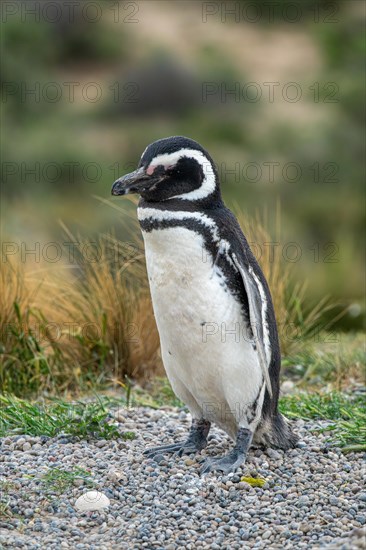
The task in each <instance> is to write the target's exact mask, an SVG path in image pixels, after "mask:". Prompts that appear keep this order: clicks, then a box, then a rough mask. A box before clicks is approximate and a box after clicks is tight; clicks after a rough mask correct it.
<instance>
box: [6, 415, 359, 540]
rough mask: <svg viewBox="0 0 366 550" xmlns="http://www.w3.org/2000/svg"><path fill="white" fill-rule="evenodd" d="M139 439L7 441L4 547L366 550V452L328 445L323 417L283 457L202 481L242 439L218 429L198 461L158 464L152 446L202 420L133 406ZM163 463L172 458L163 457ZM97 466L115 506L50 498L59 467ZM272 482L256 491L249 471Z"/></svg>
mask: <svg viewBox="0 0 366 550" xmlns="http://www.w3.org/2000/svg"><path fill="white" fill-rule="evenodd" d="M116 418H117V420H119V422H120V425H121V430H124V431H131V430H132V431H135V433H136V435H137V437H136V439H135V440H133V441H124V440H123V439H119V440H112V441H101V440H99V441H98V440H95V441H89V442H88V441H84V440H83V441H70V440H69V439H68V438H66V437H62V436H59V437H58V438H53V439H46V438H39V437H29V436H17V437H7V438H3V439H2V441H1V443H2V446H1V456H0V479H2V480H3V487H4V479H5V480H6V484H5V490H3V495H2V500H3V501H4V500H6V499H8V503H9V509H8V512H9V511H10V513H9V514H8V515H4V514H2V515H0V547H2V548H29V549H36V548H46V549H47V550H49V549H50V550H51V549H63V548H66V549H67V548H70V549H95V550H97V549H98V550H99V549H100V550H102V549H110V548H113V549H132V548H133V549H135V548H136V549H140V548H148V549H153V548H159V549H164V550H174V549H178V548H187V549H192V550H193V549H197V550H199V549H200V548H201V549H203V548H210V549H212V550H224V549H230V550H231V549H239V548H240V549H242V548H244V549H245V548H278V549H289V548H296V549H297V548H334V549H335V548H337V549H339V548H340V549H347V550H348V549H352V548H362V547H364V542H365V531H364V530H363V529H364V528H363V525H364V523H365V515H364V513H363V510H364V507H365V503H366V491H365V489H364V487H363V486H362V477H363V473H364V472H363V469H362V458H363V457H362V455H361V454H355V453H352V454H348V455H342V453H341V452H340V451H339V450H338V449H332V450H331V451H328V450H327V447H326V445H325V437H326V435H324V434H318V435H314V434H312V433H311V432H310V430H311V429H312V428H314V427H319V426H320V425H321V426H324V423H321V422H317V423H316V422H309V423H304V422H303V421H298V422H297V423H296V424H295V429H296V431H297V433H298V434H300V436H301V438H302V440H301V443H300V446H299V448H297V449H294V450H292V451H289V452H287V453H283V452H282V451H277V450H276V451H275V450H271V449H269V450H267V451H262V450H256V449H251V451H250V452H249V456H248V458H247V463H246V465H245V466H243V467H242V469H241V471H239V472H238V473H237V474H235V475H231V476H228V477H219V476H217V477H216V476H215V475H214V474H213V473H210V474H208V475H207V476H206V477H205V478H203V479H202V478H200V477H199V475H198V468H199V460H200V456H205V455H211V454H217V453H224V452H226V451H227V450H228V448H229V445H230V444H231V443H230V442H229V440H228V438H227V437H226V436H225V435H224V434H223V433H222V432H220V431H219V430H216V429H213V430H212V432H211V433H212V436H211V441H210V443H209V445H208V447H207V449H206V450H205V451H204V452H203V453H202V455H198V457H197V458H198V460H196V459H195V458H194V457H193V456H192V457H189V458H188V457H182V458H164V457H162V456H160V457H157V461H158V462H154V461H152V460H146V459H145V457H143V455H142V450H143V449H144V448H145V446H151V445H156V444H159V443H162V442H164V443H165V442H172V441H173V440H174V439H182V438H184V436H185V433H186V431H187V429H188V427H189V424H190V417H189V415H187V414H186V413H185V412H181V411H180V412H179V411H177V410H168V409H164V410H159V411H156V410H152V409H145V408H140V409H132V410H129V411H126V410H124V411H122V412H118V413H116ZM159 459H160V462H159ZM76 467H78V468H83V469H86V470H89V471H90V473H91V476H92V478H93V479H94V481H95V486H94V488H96V489H97V490H99V491H101V492H103V493H104V494H105V495H106V496H107V497H108V498H109V499H110V505H109V507H108V508H106V509H104V510H100V511H97V512H90V511H89V512H79V511H77V509H76V508H75V501H76V499H77V498H78V497H80V496H81V495H82V494H83V493H84V492H86V491H87V490H90V488H88V487H86V486H85V484H84V483H83V481H82V480H74V481H73V483H72V484H71V485H70V487H69V488H68V489H66V490H65V491H64V492H63V493H61V494H59V495H57V494H55V495H52V493H51V494H50V493H49V490H48V494H47V490H46V488H45V485H44V484H43V483H42V481H41V480H42V476H43V475H44V474H45V473H46V472H47V471H48V470H49V469H50V468H60V469H62V470H72V469H73V468H76ZM242 475H245V476H252V477H255V476H260V477H262V478H266V480H267V482H266V484H265V485H264V486H263V487H262V488H258V487H256V488H253V487H251V486H250V485H249V484H247V483H245V482H240V476H242Z"/></svg>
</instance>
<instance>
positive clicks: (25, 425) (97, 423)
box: [0, 395, 133, 439]
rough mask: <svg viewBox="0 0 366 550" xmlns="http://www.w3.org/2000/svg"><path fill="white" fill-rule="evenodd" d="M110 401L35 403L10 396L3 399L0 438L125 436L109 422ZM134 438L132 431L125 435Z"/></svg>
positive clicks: (0, 403)
mask: <svg viewBox="0 0 366 550" xmlns="http://www.w3.org/2000/svg"><path fill="white" fill-rule="evenodd" d="M110 404H111V400H110V399H108V398H103V399H101V398H100V399H97V401H94V402H88V403H84V402H81V401H77V402H73V403H70V402H67V401H62V400H59V399H57V400H56V399H54V400H50V401H49V402H47V403H46V402H41V403H33V402H31V401H26V400H24V399H19V398H17V397H14V396H11V395H3V396H0V408H1V417H0V437H1V436H5V435H16V434H26V435H33V436H40V435H45V436H49V437H54V436H56V435H58V434H60V433H64V434H67V435H71V436H79V437H81V438H87V437H95V438H103V439H112V438H118V437H124V434H121V433H120V432H119V431H118V429H117V427H116V425H115V424H111V423H110V422H109V419H108V414H109V409H108V406H107V405H109V406H110ZM125 437H126V439H131V438H132V437H133V436H132V435H131V432H127V433H126V434H125Z"/></svg>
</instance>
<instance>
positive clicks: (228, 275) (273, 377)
mask: <svg viewBox="0 0 366 550" xmlns="http://www.w3.org/2000/svg"><path fill="white" fill-rule="evenodd" d="M128 193H138V194H139V195H140V197H141V199H140V202H139V206H138V219H139V222H140V226H141V230H142V234H143V238H144V243H145V253H146V264H147V272H148V277H149V283H150V290H151V297H152V302H153V307H154V313H155V318H156V323H157V326H158V330H159V336H160V343H161V353H162V358H163V363H164V366H165V369H166V373H167V375H168V378H169V380H170V383H171V385H172V388H173V390H174V392H175V393H176V395H177V396H178V397H179V399H181V400H182V401H183V402H184V403H186V405H187V407H188V409H189V411H190V412H191V414H192V419H193V420H192V426H191V429H190V432H189V435H188V438H187V440H186V441H182V442H178V443H174V444H171V445H165V446H160V447H155V448H153V449H149V450H148V451H147V454H148V456H150V457H153V456H154V455H156V454H158V453H159V454H160V453H163V454H164V453H178V454H179V455H182V454H189V453H193V452H198V451H201V450H202V449H203V448H205V447H206V445H207V435H208V432H209V429H210V425H211V422H214V423H216V424H217V425H218V426H219V427H220V428H222V429H223V430H224V431H225V432H226V433H227V434H228V435H229V436H230V437H231V438H233V440H234V441H235V445H234V447H233V449H232V450H231V452H229V453H228V454H227V455H225V456H223V457H217V458H211V459H207V460H206V462H204V464H203V467H202V469H201V472H202V473H206V472H209V471H212V470H219V471H222V472H225V473H229V472H233V471H235V470H236V469H237V468H238V467H239V466H240V465H241V464H242V463H243V462H244V461H245V458H246V454H247V452H248V449H249V447H250V445H251V443H252V441H253V442H255V443H259V444H264V445H266V446H274V447H279V448H281V449H288V448H291V447H293V446H294V445H295V444H296V442H297V437H296V436H295V435H294V434H293V432H292V431H291V428H290V426H289V424H288V422H287V421H286V419H285V418H284V417H283V416H282V415H281V414H280V413H279V412H278V410H277V405H278V395H279V372H280V361H281V358H280V349H279V343H278V334H277V327H276V320H275V315H274V310H273V305H272V299H271V295H270V291H269V289H268V285H267V282H266V280H265V278H264V275H263V273H262V271H261V269H260V267H259V265H258V263H257V261H256V259H255V257H254V255H253V253H252V252H251V250H250V248H249V245H248V243H247V241H246V239H245V237H244V235H243V233H242V231H241V228H240V226H239V223H238V222H237V220H236V218H235V216H234V215H233V213H232V212H231V211H230V210H229V209H228V208H226V206H225V205H224V203H223V200H222V198H221V192H220V183H219V177H218V173H217V170H216V167H215V164H214V162H213V160H212V158H211V157H210V155H209V154H208V153H207V151H205V149H204V148H203V147H201V146H200V145H199V144H198V143H196V142H195V141H193V140H192V139H188V138H185V137H181V136H176V137H169V138H165V139H160V140H158V141H156V142H154V143H152V144H151V145H149V146H148V147H147V148H146V149H145V151H144V152H143V154H142V157H141V160H140V163H139V166H138V168H137V170H135V171H134V172H132V173H131V174H127V175H125V176H123V177H121V178H120V179H118V180H117V181H116V182H115V183H114V184H113V187H112V194H113V195H126V194H128Z"/></svg>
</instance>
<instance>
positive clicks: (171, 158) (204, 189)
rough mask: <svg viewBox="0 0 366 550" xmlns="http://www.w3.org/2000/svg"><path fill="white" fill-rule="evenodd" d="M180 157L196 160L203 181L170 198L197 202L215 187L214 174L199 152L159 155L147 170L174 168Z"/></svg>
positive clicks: (211, 167) (205, 158)
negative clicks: (189, 189) (198, 185)
mask: <svg viewBox="0 0 366 550" xmlns="http://www.w3.org/2000/svg"><path fill="white" fill-rule="evenodd" d="M182 157H187V158H191V159H194V160H196V161H197V162H198V163H199V164H200V165H201V167H202V170H203V181H202V185H201V186H200V187H199V188H198V189H195V190H194V191H190V192H189V193H182V194H181V195H175V196H174V197H171V198H173V199H185V200H198V199H203V198H205V197H208V195H210V194H211V193H213V191H215V187H216V179H215V173H214V170H213V166H212V164H211V162H210V161H209V160H208V158H207V157H206V156H205V155H204V154H203V153H202V152H201V151H195V150H194V149H180V150H179V151H176V152H175V153H165V154H164V155H159V156H157V157H155V158H153V160H152V161H151V162H150V164H149V166H148V168H147V170H151V169H153V168H155V167H156V166H161V165H162V166H164V167H165V168H168V167H169V166H174V165H175V164H177V162H178V161H179V159H181V158H182Z"/></svg>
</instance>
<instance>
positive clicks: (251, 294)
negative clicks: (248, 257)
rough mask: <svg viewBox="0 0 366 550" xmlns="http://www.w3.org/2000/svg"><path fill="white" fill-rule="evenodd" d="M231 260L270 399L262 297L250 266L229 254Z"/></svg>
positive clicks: (234, 255)
mask: <svg viewBox="0 0 366 550" xmlns="http://www.w3.org/2000/svg"><path fill="white" fill-rule="evenodd" d="M231 258H232V260H233V262H234V265H235V266H236V268H237V270H238V271H239V273H240V275H241V278H242V280H243V284H244V288H245V291H246V294H247V297H248V304H249V322H250V326H251V329H252V332H253V336H254V341H255V344H256V349H257V352H258V359H259V364H260V367H261V370H262V373H263V378H264V381H265V383H266V386H267V390H268V393H269V395H270V396H271V397H272V395H273V393H272V385H271V380H270V378H269V373H268V362H267V359H266V352H265V349H264V342H263V334H264V330H265V329H264V318H263V315H262V296H261V292H260V289H259V287H258V284H257V282H256V279H255V278H254V276H253V270H252V268H251V267H250V266H246V265H244V263H243V262H240V261H239V260H238V257H237V255H236V254H235V253H233V252H232V253H231Z"/></svg>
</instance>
